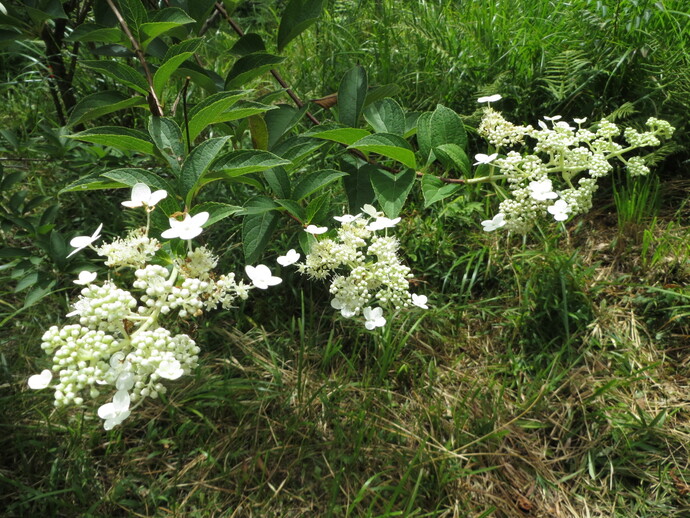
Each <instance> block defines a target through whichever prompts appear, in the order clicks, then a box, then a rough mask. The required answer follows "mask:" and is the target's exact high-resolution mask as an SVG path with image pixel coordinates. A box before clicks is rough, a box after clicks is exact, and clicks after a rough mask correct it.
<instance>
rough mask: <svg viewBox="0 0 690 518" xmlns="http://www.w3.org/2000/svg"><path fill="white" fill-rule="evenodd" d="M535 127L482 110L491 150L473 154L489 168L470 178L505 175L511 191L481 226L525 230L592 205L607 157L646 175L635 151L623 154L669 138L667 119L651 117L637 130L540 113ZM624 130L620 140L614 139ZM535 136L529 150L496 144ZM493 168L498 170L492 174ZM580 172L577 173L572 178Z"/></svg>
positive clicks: (483, 131) (608, 167)
mask: <svg viewBox="0 0 690 518" xmlns="http://www.w3.org/2000/svg"><path fill="white" fill-rule="evenodd" d="M544 119H545V120H544V121H539V124H538V126H539V128H538V129H536V128H534V127H532V126H517V125H514V124H512V123H510V122H508V121H506V120H505V119H504V118H503V116H502V115H501V114H500V113H499V112H497V111H495V110H494V109H492V108H491V107H488V108H486V109H485V111H484V117H483V120H482V122H481V124H480V126H479V133H480V135H482V136H483V137H484V138H486V139H487V140H488V141H489V143H491V144H492V145H493V146H494V148H495V151H496V153H494V154H492V155H485V154H478V155H477V157H475V158H476V159H477V162H476V164H475V165H477V164H481V165H483V164H490V165H489V167H491V168H492V173H491V174H490V175H489V176H487V177H483V178H475V179H472V180H471V181H472V183H479V182H482V181H486V182H495V181H497V180H500V179H504V180H506V182H507V183H508V188H509V191H510V196H509V197H507V198H506V199H504V200H503V201H502V202H501V204H500V205H499V212H498V214H496V215H495V216H494V217H493V218H492V219H490V220H486V221H483V222H482V226H483V227H484V230H486V231H492V230H496V229H498V228H501V227H503V228H505V229H507V230H511V231H515V232H520V233H525V232H527V231H528V230H529V229H530V228H531V227H532V226H533V225H534V223H535V222H536V220H537V219H538V218H539V217H543V216H547V215H550V216H551V217H553V218H554V219H555V220H556V221H565V220H567V219H568V218H569V217H570V216H574V215H577V214H582V213H585V212H587V211H588V210H590V209H591V208H592V196H593V194H594V192H595V191H596V190H597V187H598V186H597V180H598V179H599V178H601V177H603V176H606V175H607V174H609V172H610V171H611V170H612V169H613V166H612V165H611V161H612V160H613V159H618V160H620V161H621V162H622V163H623V164H624V165H625V166H626V167H627V170H628V173H629V174H630V175H632V176H640V175H646V174H648V173H649V168H648V167H647V166H646V165H645V162H644V159H643V158H642V157H639V156H633V157H631V158H628V159H626V158H624V157H623V155H624V154H626V153H629V152H631V151H633V150H635V149H637V148H640V147H647V146H658V145H660V143H661V140H660V139H661V138H670V137H671V136H672V134H673V131H674V128H673V127H672V126H671V125H670V124H669V123H668V122H666V121H663V120H659V119H655V118H653V117H652V118H650V119H649V120H648V121H647V126H648V128H649V131H646V132H638V131H637V130H635V129H633V128H626V129H625V130H624V131H623V132H621V129H620V128H619V127H618V126H617V125H616V124H614V123H612V122H610V121H608V120H606V119H602V120H601V121H599V122H598V123H597V124H595V125H594V127H593V128H591V129H585V128H583V127H582V124H583V123H584V122H585V121H586V119H575V120H574V121H573V122H574V123H575V124H576V126H573V125H571V124H569V123H568V122H566V121H563V120H561V117H560V116H558V115H556V116H554V117H544ZM621 133H622V134H623V138H624V139H625V140H626V142H627V144H628V145H627V146H624V145H622V144H620V143H618V142H615V141H614V140H613V139H614V138H615V137H618V136H620V135H621ZM528 137H529V138H531V139H533V140H534V143H533V145H532V149H533V151H532V152H531V153H524V154H523V153H520V152H518V151H515V150H506V151H503V152H502V150H501V148H502V147H511V146H515V145H518V144H522V145H524V144H525V142H527V138H528ZM493 168H497V169H498V170H499V171H500V173H499V174H494V172H493ZM578 176H579V178H577V177H578Z"/></svg>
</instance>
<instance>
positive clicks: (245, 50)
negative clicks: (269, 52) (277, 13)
mask: <svg viewBox="0 0 690 518" xmlns="http://www.w3.org/2000/svg"><path fill="white" fill-rule="evenodd" d="M256 52H266V45H265V44H264V40H263V39H261V36H259V35H258V34H256V33H255V32H249V33H247V34H245V35H244V36H242V37H241V38H240V39H239V40H237V41H236V42H235V44H234V45H233V46H232V48H231V49H230V54H233V55H235V56H246V55H247V54H254V53H256Z"/></svg>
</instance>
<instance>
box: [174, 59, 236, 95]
mask: <svg viewBox="0 0 690 518" xmlns="http://www.w3.org/2000/svg"><path fill="white" fill-rule="evenodd" d="M173 76H175V77H179V78H180V79H186V78H188V77H189V79H191V81H192V83H194V84H196V85H198V86H200V87H201V88H203V89H204V90H206V91H207V92H209V93H211V94H215V93H218V91H219V90H223V88H224V87H223V84H224V81H223V78H222V77H220V76H219V75H218V74H216V73H215V72H213V71H212V70H205V69H203V68H201V67H200V66H198V65H197V64H196V63H192V62H191V61H189V60H187V61H185V62H184V63H183V64H182V66H180V68H178V69H177V70H175V72H173Z"/></svg>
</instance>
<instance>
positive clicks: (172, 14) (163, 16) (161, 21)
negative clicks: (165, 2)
mask: <svg viewBox="0 0 690 518" xmlns="http://www.w3.org/2000/svg"><path fill="white" fill-rule="evenodd" d="M194 22H195V20H193V19H192V18H190V17H189V16H187V13H185V12H184V11H183V10H182V9H179V8H177V7H166V8H164V9H161V10H160V11H157V12H156V14H155V16H154V17H153V20H151V21H150V22H146V23H142V24H141V25H140V26H139V33H140V34H143V35H145V36H146V37H145V38H141V39H142V42H141V44H142V46H143V48H144V49H146V47H147V46H148V44H149V43H150V42H151V41H152V40H153V39H154V38H156V37H158V36H160V35H161V34H164V33H166V32H168V31H169V30H172V29H174V28H176V27H180V26H182V25H185V24H188V23H194Z"/></svg>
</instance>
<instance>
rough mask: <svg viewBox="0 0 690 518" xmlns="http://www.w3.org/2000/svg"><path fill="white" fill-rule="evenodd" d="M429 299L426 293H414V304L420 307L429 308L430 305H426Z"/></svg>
mask: <svg viewBox="0 0 690 518" xmlns="http://www.w3.org/2000/svg"><path fill="white" fill-rule="evenodd" d="M428 300H429V299H428V298H427V296H426V295H417V294H416V293H413V294H412V304H414V305H415V306H417V307H419V308H422V309H429V306H427V305H426V303H427V301H428Z"/></svg>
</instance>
